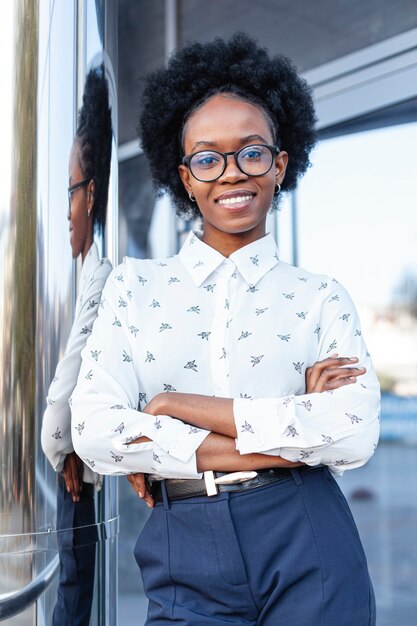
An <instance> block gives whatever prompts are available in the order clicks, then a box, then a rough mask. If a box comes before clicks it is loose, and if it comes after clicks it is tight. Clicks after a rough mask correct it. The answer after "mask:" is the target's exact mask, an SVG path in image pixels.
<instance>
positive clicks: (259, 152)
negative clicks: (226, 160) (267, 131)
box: [239, 146, 268, 161]
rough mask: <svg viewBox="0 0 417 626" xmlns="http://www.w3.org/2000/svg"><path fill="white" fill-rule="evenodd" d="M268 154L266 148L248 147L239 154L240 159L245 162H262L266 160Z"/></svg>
mask: <svg viewBox="0 0 417 626" xmlns="http://www.w3.org/2000/svg"><path fill="white" fill-rule="evenodd" d="M267 153H268V149H267V148H265V147H264V146H248V147H247V148H243V150H242V151H241V152H240V153H239V159H243V160H244V161H260V160H261V159H263V158H265V156H266V155H267Z"/></svg>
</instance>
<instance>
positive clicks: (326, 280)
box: [277, 262, 351, 305]
mask: <svg viewBox="0 0 417 626" xmlns="http://www.w3.org/2000/svg"><path fill="white" fill-rule="evenodd" d="M277 268H279V269H278V271H279V272H280V276H281V284H285V288H286V291H287V293H292V294H294V293H295V294H297V295H300V296H302V295H305V296H306V297H307V298H308V299H309V300H310V301H315V302H316V304H317V305H320V303H323V304H324V303H325V302H337V301H341V300H343V301H351V298H350V296H349V293H348V291H347V290H346V289H345V287H344V286H343V285H342V284H340V283H339V281H338V280H337V279H336V278H333V277H332V276H329V275H328V274H316V273H314V272H309V271H308V270H306V269H304V268H302V267H295V266H293V265H290V264H288V263H285V262H280V263H279V265H278V266H277Z"/></svg>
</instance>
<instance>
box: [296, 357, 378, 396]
mask: <svg viewBox="0 0 417 626" xmlns="http://www.w3.org/2000/svg"><path fill="white" fill-rule="evenodd" d="M358 360H359V359H357V358H356V357H352V358H348V357H339V356H338V355H337V354H332V355H331V356H330V357H328V358H327V359H323V360H322V361H317V362H316V363H314V365H312V366H311V367H308V368H307V369H306V393H321V392H322V391H329V390H330V389H338V388H339V387H344V386H345V385H352V384H353V383H355V382H356V379H357V377H358V376H363V374H365V372H366V369H365V368H364V367H354V363H357V362H358ZM347 365H348V366H350V367H346V366H347Z"/></svg>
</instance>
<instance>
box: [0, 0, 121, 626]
mask: <svg viewBox="0 0 417 626" xmlns="http://www.w3.org/2000/svg"><path fill="white" fill-rule="evenodd" d="M115 7H116V3H115V2H114V1H113V0H110V2H106V3H104V2H100V1H97V2H91V1H88V2H83V1H82V0H78V1H77V0H68V2H67V1H65V2H60V1H59V2H57V1H53V0H15V1H14V2H1V3H0V54H1V60H2V62H1V64H0V80H1V84H2V87H3V93H2V97H1V110H0V125H1V137H2V142H1V144H0V172H1V181H2V182H1V185H0V372H1V381H0V621H3V620H6V622H7V624H8V626H30V625H35V624H37V625H40V626H46V625H48V626H49V624H50V623H51V616H52V610H53V607H54V604H55V597H56V579H57V577H56V572H57V538H56V535H57V533H56V531H55V508H56V505H55V501H56V476H55V473H54V472H53V471H52V469H51V468H50V467H49V463H48V462H47V460H46V458H45V457H44V455H43V452H42V450H41V446H40V441H39V440H40V425H41V420H42V415H43V412H44V409H45V398H46V393H47V389H48V387H49V384H50V381H51V378H52V376H53V373H54V370H55V366H56V364H57V362H58V360H59V358H60V357H61V356H62V354H63V351H64V349H65V345H66V341H67V338H68V335H69V331H70V328H71V324H72V317H73V307H74V304H75V296H76V272H75V271H74V269H75V268H74V264H73V262H72V259H71V251H70V246H69V233H68V221H67V198H66V187H67V185H68V158H69V153H70V148H71V144H72V140H73V136H74V132H75V122H76V113H77V107H78V104H79V101H80V99H81V97H82V89H83V84H84V77H85V74H86V71H87V70H88V67H89V65H91V64H92V63H94V64H96V62H101V60H103V59H104V61H105V65H106V73H107V74H108V77H109V85H110V84H111V89H110V91H111V98H112V103H111V105H112V107H113V116H114V119H113V128H114V129H117V106H116V104H115V103H116V78H115V75H114V71H113V64H114V63H115V62H116V57H115V51H116V49H117V45H116V28H117V20H116V21H115V22H114V24H112V23H111V21H109V19H108V15H109V14H111V13H112V11H113V12H115ZM89 33H91V38H89ZM87 42H88V43H87ZM105 49H109V50H111V51H112V54H108V53H107V52H105ZM110 79H111V80H110ZM116 139H117V137H116V135H115V137H114V145H115V144H116ZM114 154H116V151H115V150H114ZM116 200H117V166H116V167H114V164H113V167H112V174H111V186H110V193H109V211H108V233H107V235H106V242H102V248H103V250H102V252H103V254H104V252H105V251H104V247H105V246H104V243H106V248H107V256H108V257H109V258H110V259H111V260H112V262H113V263H114V262H117V258H116V255H117V239H116V238H115V234H116V233H117V201H116ZM96 521H97V529H98V537H99V539H98V544H97V545H98V550H97V554H98V564H97V567H96V572H97V581H96V595H95V603H94V607H95V608H94V612H93V616H92V621H91V624H92V625H93V626H98V625H100V626H106V625H110V624H111V625H112V626H114V625H115V624H116V623H117V617H116V613H117V586H116V583H117V579H116V572H117V567H116V563H117V552H116V547H117V533H118V517H117V483H116V482H115V481H105V486H104V489H103V492H102V494H101V495H100V498H99V499H98V502H97V515H96ZM6 622H5V623H6Z"/></svg>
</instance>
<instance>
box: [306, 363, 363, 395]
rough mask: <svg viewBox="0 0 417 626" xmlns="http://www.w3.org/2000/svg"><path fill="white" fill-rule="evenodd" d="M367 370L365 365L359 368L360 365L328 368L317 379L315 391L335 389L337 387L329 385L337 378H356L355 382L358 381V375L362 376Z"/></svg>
mask: <svg viewBox="0 0 417 626" xmlns="http://www.w3.org/2000/svg"><path fill="white" fill-rule="evenodd" d="M365 371H366V370H365V368H363V367H362V368H359V367H349V368H347V367H337V368H329V369H327V370H324V372H322V373H321V376H320V378H319V379H318V381H317V384H316V386H315V388H314V391H315V392H318V393H321V392H322V391H326V390H327V389H334V388H335V387H331V386H329V383H330V382H334V381H337V380H343V379H353V378H354V381H353V382H356V378H357V376H362V375H363V374H364V373H365ZM345 384H348V383H345ZM341 386H343V385H341Z"/></svg>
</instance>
